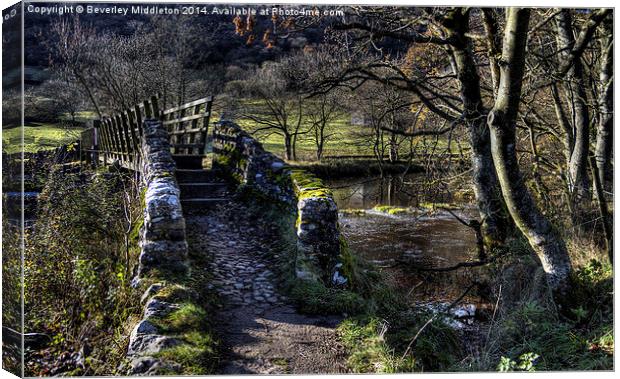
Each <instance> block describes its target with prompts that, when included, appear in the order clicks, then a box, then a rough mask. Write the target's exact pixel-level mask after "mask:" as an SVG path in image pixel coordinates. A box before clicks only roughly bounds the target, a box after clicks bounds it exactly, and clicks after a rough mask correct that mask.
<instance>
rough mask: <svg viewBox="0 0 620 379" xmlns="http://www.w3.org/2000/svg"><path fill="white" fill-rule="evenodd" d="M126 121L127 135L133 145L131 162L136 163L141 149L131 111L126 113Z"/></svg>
mask: <svg viewBox="0 0 620 379" xmlns="http://www.w3.org/2000/svg"><path fill="white" fill-rule="evenodd" d="M127 121H128V123H129V134H130V135H131V142H132V145H133V157H132V160H134V161H137V160H138V157H139V156H140V155H141V149H140V140H139V139H138V134H137V132H136V120H135V116H134V113H133V112H132V110H129V111H128V112H127Z"/></svg>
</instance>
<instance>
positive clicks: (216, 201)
mask: <svg viewBox="0 0 620 379" xmlns="http://www.w3.org/2000/svg"><path fill="white" fill-rule="evenodd" d="M226 202H228V199H227V198H224V197H220V198H194V199H181V207H183V213H192V212H197V211H204V210H211V209H215V207H216V206H218V205H220V204H225V203H226Z"/></svg>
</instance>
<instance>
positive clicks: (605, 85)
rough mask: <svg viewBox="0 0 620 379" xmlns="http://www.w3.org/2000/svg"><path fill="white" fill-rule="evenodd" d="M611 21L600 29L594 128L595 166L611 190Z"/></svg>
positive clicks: (612, 68) (606, 189)
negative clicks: (597, 98)
mask: <svg viewBox="0 0 620 379" xmlns="http://www.w3.org/2000/svg"><path fill="white" fill-rule="evenodd" d="M612 28H613V25H612V22H611V20H610V19H607V21H606V22H603V26H602V28H601V30H602V31H603V32H602V33H601V34H602V38H601V51H602V55H601V72H600V76H599V80H600V83H599V104H598V106H599V122H598V125H597V128H596V149H595V153H594V155H595V156H596V167H597V170H598V177H599V179H600V181H601V186H602V189H603V190H605V191H610V192H611V191H612V187H613V175H612V174H613V172H612V169H611V154H612V151H613V142H614V139H613V127H614V118H613V109H614V108H613V107H614V93H613V91H614V79H613V72H614V63H613V55H614V54H613V37H612V35H613V34H612V33H613V32H612Z"/></svg>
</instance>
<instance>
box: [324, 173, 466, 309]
mask: <svg viewBox="0 0 620 379" xmlns="http://www.w3.org/2000/svg"><path fill="white" fill-rule="evenodd" d="M421 175H423V174H410V175H407V176H405V177H404V178H403V179H401V178H398V177H390V178H387V179H384V180H381V179H380V178H378V177H377V178H354V179H337V180H325V181H324V182H325V184H326V185H327V186H329V187H330V188H332V191H333V192H334V197H335V200H336V203H337V204H338V208H339V209H340V210H341V214H340V225H341V228H342V232H343V234H344V235H345V237H346V238H347V240H348V242H349V246H350V247H351V250H352V251H353V253H354V254H357V255H359V256H360V257H362V258H364V259H365V260H367V261H369V262H372V263H373V264H374V265H375V266H377V267H379V268H380V270H381V271H382V272H383V273H384V275H385V277H386V278H387V279H388V282H389V283H390V284H391V285H392V286H393V287H394V288H396V289H398V290H401V291H403V293H405V294H406V295H407V296H408V298H409V300H410V301H411V302H412V303H420V302H450V301H452V300H454V299H455V298H456V297H458V296H459V294H460V293H462V292H463V290H464V288H466V287H467V286H468V285H469V284H470V283H471V279H472V278H471V277H470V276H471V275H472V272H471V271H475V270H457V271H453V272H449V273H437V272H428V271H426V272H421V271H418V270H416V268H438V267H448V266H453V265H455V264H457V263H459V262H463V261H467V260H476V259H477V254H476V239H475V234H474V231H473V230H472V229H471V228H469V227H467V226H465V225H463V224H462V223H460V222H459V221H458V220H457V219H456V218H455V217H454V216H453V215H451V214H450V213H449V212H447V211H444V210H433V211H428V204H425V203H423V202H422V201H423V200H425V201H428V199H429V196H435V197H437V194H436V193H433V194H430V195H429V193H428V190H423V189H422V188H421V186H420V183H421V182H422V177H421ZM441 201H442V202H449V201H450V199H449V197H446V196H445V195H443V196H441ZM382 205H389V206H398V207H410V208H411V209H412V212H410V213H407V214H400V215H390V214H388V213H385V212H379V211H377V210H375V209H373V208H374V207H376V206H382ZM420 205H425V206H426V209H427V210H426V211H425V210H424V209H423V208H419V207H420ZM452 206H453V207H454V206H455V205H454V204H452ZM452 209H453V210H452V212H453V213H455V214H456V215H458V216H459V217H461V218H464V219H470V218H475V217H476V211H475V209H474V207H473V205H472V204H458V205H456V207H455V208H452ZM354 210H363V211H364V212H356V211H354ZM468 300H469V301H471V302H477V299H475V298H471V297H470V298H469V299H468Z"/></svg>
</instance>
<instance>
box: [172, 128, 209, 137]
mask: <svg viewBox="0 0 620 379" xmlns="http://www.w3.org/2000/svg"><path fill="white" fill-rule="evenodd" d="M204 131H205V128H204V126H201V127H200V128H196V129H185V130H179V131H176V130H173V131H169V132H168V134H170V135H176V134H184V133H200V132H204Z"/></svg>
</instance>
